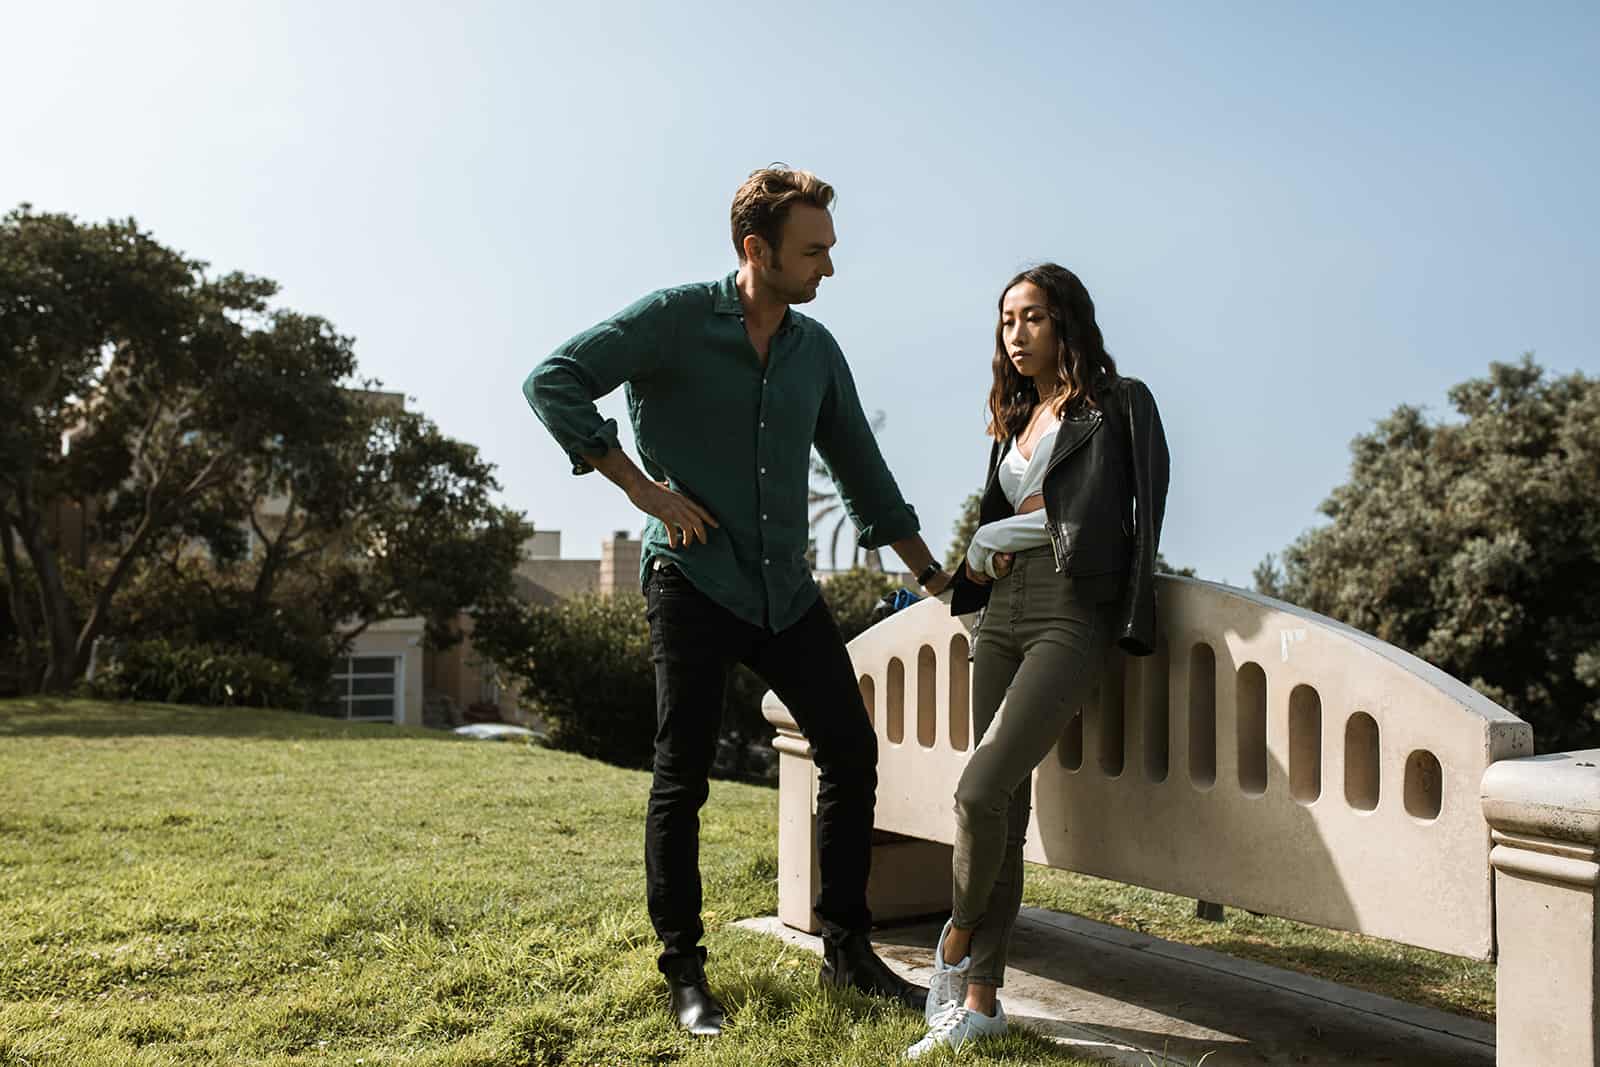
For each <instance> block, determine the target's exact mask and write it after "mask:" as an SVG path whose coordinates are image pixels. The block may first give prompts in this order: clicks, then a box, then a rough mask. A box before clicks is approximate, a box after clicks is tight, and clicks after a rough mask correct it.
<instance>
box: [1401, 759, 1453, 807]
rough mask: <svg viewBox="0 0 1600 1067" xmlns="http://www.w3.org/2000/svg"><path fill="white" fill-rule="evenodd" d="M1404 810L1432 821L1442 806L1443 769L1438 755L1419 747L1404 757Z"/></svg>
mask: <svg viewBox="0 0 1600 1067" xmlns="http://www.w3.org/2000/svg"><path fill="white" fill-rule="evenodd" d="M1405 797H1406V812H1407V814H1409V815H1411V816H1412V817H1413V818H1417V819H1423V820H1425V821H1428V822H1432V821H1433V820H1434V819H1437V818H1438V817H1439V809H1440V808H1442V807H1443V806H1444V771H1443V770H1442V769H1441V768H1440V766H1439V757H1438V756H1435V755H1434V754H1433V753H1432V752H1429V751H1428V750H1427V749H1425V748H1419V749H1417V750H1416V751H1415V752H1413V753H1411V755H1409V756H1407V757H1406V787H1405Z"/></svg>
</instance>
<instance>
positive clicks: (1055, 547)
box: [1044, 411, 1104, 574]
mask: <svg viewBox="0 0 1600 1067" xmlns="http://www.w3.org/2000/svg"><path fill="white" fill-rule="evenodd" d="M1103 418H1104V416H1103V415H1101V413H1100V412H1098V411H1096V412H1094V425H1093V426H1091V427H1090V428H1089V432H1088V433H1086V434H1084V435H1083V436H1082V437H1080V438H1078V440H1076V441H1074V442H1073V444H1072V447H1071V448H1069V449H1067V450H1066V451H1065V452H1063V453H1061V455H1059V456H1058V455H1055V454H1054V452H1052V453H1051V456H1050V462H1049V463H1047V464H1045V468H1044V476H1045V477H1046V478H1048V477H1050V472H1051V471H1053V470H1055V468H1056V466H1057V465H1058V464H1060V463H1061V462H1062V461H1063V460H1065V459H1066V458H1067V457H1068V456H1070V455H1072V454H1073V453H1074V452H1076V451H1077V450H1078V449H1080V448H1082V447H1083V446H1084V445H1085V444H1087V443H1088V442H1089V438H1091V437H1093V436H1094V435H1095V433H1096V432H1098V431H1099V429H1100V423H1101V421H1102V419H1103ZM1045 500H1046V502H1047V503H1048V501H1049V497H1046V498H1045ZM1056 530H1057V526H1056V524H1055V523H1054V522H1051V521H1050V520H1049V519H1048V518H1046V519H1045V523H1044V532H1045V533H1046V534H1048V535H1049V536H1050V555H1051V556H1052V557H1054V558H1055V561H1056V573H1057V574H1060V573H1061V571H1062V569H1063V568H1064V567H1065V563H1064V562H1063V560H1062V557H1063V556H1065V555H1066V549H1065V548H1064V547H1062V545H1061V542H1060V541H1059V540H1058V539H1057V537H1056Z"/></svg>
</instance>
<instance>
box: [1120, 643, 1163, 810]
mask: <svg viewBox="0 0 1600 1067" xmlns="http://www.w3.org/2000/svg"><path fill="white" fill-rule="evenodd" d="M1138 664H1139V666H1138V672H1137V673H1138V675H1139V703H1140V706H1142V707H1143V708H1144V774H1145V777H1146V778H1148V779H1150V781H1152V782H1164V781H1166V780H1167V767H1168V762H1169V751H1170V746H1171V743H1172V742H1171V734H1170V730H1171V712H1170V710H1169V708H1168V706H1167V702H1168V700H1169V699H1170V698H1171V689H1170V680H1169V678H1168V677H1167V672H1168V671H1169V670H1170V669H1171V665H1170V663H1169V661H1168V659H1167V645H1166V642H1165V641H1162V642H1161V643H1160V644H1159V645H1158V646H1157V647H1156V650H1155V653H1154V654H1153V655H1149V656H1142V657H1140V658H1139V660H1138ZM1129 673H1133V672H1129Z"/></svg>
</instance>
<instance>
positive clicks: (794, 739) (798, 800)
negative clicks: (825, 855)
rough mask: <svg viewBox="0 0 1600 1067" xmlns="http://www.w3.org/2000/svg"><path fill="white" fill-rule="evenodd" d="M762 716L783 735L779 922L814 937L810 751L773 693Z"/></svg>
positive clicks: (817, 883)
mask: <svg viewBox="0 0 1600 1067" xmlns="http://www.w3.org/2000/svg"><path fill="white" fill-rule="evenodd" d="M761 713H762V714H763V715H764V716H766V719H767V721H768V722H770V723H771V724H772V725H773V726H774V727H776V728H777V731H778V736H777V737H775V738H773V739H772V747H773V748H775V749H777V750H778V918H779V919H780V920H782V922H783V924H784V925H785V926H791V927H793V928H794V929H796V930H804V931H805V932H806V933H808V934H814V933H816V932H817V931H818V930H819V929H820V927H819V926H818V925H817V917H816V915H815V914H814V913H813V912H812V910H811V906H812V905H813V904H815V903H816V900H817V891H818V889H820V888H821V879H820V877H819V875H818V873H817V820H816V816H815V813H814V811H815V805H814V804H813V803H812V800H813V798H814V797H815V795H816V770H815V768H814V767H813V765H812V763H811V746H810V745H809V744H807V743H806V739H805V736H804V735H803V734H801V732H800V727H799V726H798V725H796V724H795V721H794V720H793V719H792V718H790V717H789V711H788V709H787V708H785V707H784V706H783V704H782V703H781V702H779V700H778V698H777V697H775V696H773V695H772V694H771V693H768V694H767V697H766V699H765V700H764V701H762V704H761Z"/></svg>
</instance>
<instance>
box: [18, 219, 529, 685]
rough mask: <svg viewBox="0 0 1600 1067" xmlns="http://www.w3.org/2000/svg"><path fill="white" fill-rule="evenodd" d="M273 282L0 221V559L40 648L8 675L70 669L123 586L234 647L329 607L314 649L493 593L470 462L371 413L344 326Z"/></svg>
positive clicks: (117, 623) (21, 629)
mask: <svg viewBox="0 0 1600 1067" xmlns="http://www.w3.org/2000/svg"><path fill="white" fill-rule="evenodd" d="M276 292H277V286H276V284H275V283H273V282H271V281H269V280H267V279H264V278H256V277H251V276H248V275H244V274H239V273H229V274H220V275H219V274H215V273H213V272H212V271H210V269H209V268H208V266H207V265H206V264H205V263H203V262H201V261H198V260H194V259H190V258H188V257H186V256H184V255H182V254H180V253H178V252H176V251H174V250H172V249H169V248H167V247H165V246H163V245H162V244H160V243H159V242H158V241H156V240H155V238H154V237H152V236H151V235H150V234H149V233H146V232H144V231H142V230H140V229H139V227H138V226H137V224H136V223H134V222H133V221H132V220H131V219H130V220H127V221H121V222H116V221H114V222H107V223H103V224H84V223H80V222H78V221H77V220H75V219H73V218H71V217H70V216H66V215H55V214H41V213H37V212H35V211H33V210H32V209H31V208H30V207H28V206H26V205H24V206H23V207H21V208H18V209H17V210H15V211H12V212H10V213H9V214H7V215H5V216H4V217H3V218H0V380H4V382H5V383H6V388H5V389H4V390H3V391H0V553H3V561H4V564H5V568H6V574H7V586H8V589H9V603H8V607H9V609H10V614H11V616H12V625H13V627H14V628H15V629H16V631H17V638H16V641H15V643H14V644H15V647H16V648H17V649H19V650H20V651H21V653H22V655H23V656H24V657H25V659H26V657H28V656H29V654H30V653H31V652H32V650H35V649H43V650H44V652H43V656H42V659H43V661H44V662H43V663H36V662H31V661H27V662H24V664H23V668H24V673H25V674H27V675H29V677H30V680H31V681H33V682H35V683H37V684H40V685H42V686H43V687H44V688H47V689H62V688H65V687H66V686H68V685H70V684H72V682H74V681H75V680H76V679H77V678H78V677H79V676H80V675H81V674H82V673H83V670H84V668H85V666H86V664H87V662H88V659H89V655H90V650H91V648H92V647H93V643H94V640H95V639H96V638H97V637H99V636H101V635H102V634H106V633H110V632H113V631H118V630H120V631H121V632H124V633H126V632H128V629H129V624H130V623H131V622H136V621H137V614H138V613H132V615H131V616H130V615H129V613H124V614H123V617H122V618H120V619H119V612H118V609H119V605H121V603H122V601H123V599H124V596H125V594H126V593H127V591H128V590H129V589H130V588H132V587H135V586H137V587H139V588H140V589H141V590H142V591H143V592H144V593H145V594H146V595H145V597H144V598H143V601H142V609H143V610H146V611H147V612H148V613H149V614H150V615H151V616H152V617H155V616H162V615H164V616H165V617H166V618H167V619H168V621H171V618H172V616H173V615H174V614H175V613H177V614H182V613H183V612H184V611H187V613H188V615H189V619H188V621H187V623H186V625H187V626H188V627H189V628H190V629H200V630H207V631H209V630H211V629H212V628H214V627H215V626H217V625H218V623H219V620H221V621H230V620H231V622H232V624H233V625H232V629H233V630H234V631H236V632H238V633H241V634H243V635H244V636H243V637H241V638H240V639H241V641H249V640H250V637H249V631H250V630H251V629H252V627H254V628H257V629H262V630H271V626H270V621H269V620H271V619H272V618H273V617H274V614H275V613H276V612H278V611H280V609H282V608H283V607H284V602H285V601H286V600H288V601H292V608H293V611H294V613H296V614H304V613H305V612H306V611H308V610H309V611H310V614H311V615H312V616H313V617H314V618H316V619H318V620H320V624H321V625H322V627H323V628H324V630H325V631H331V630H332V629H333V627H335V626H337V625H339V624H340V623H342V622H344V621H346V620H351V621H353V626H352V629H351V630H349V631H346V632H344V633H343V634H338V635H335V636H334V639H335V641H337V638H338V637H339V636H344V637H348V636H350V634H351V633H352V632H354V631H355V630H358V629H359V628H360V627H362V626H364V625H367V624H370V623H371V622H373V621H376V620H377V619H381V618H386V617H390V616H394V615H409V614H419V615H423V616H424V617H425V618H426V619H427V620H428V623H429V633H430V637H432V638H433V639H435V640H447V639H448V638H449V636H450V632H449V620H450V619H452V618H453V617H454V616H455V614H456V612H457V611H459V610H460V609H461V608H463V607H466V606H468V605H470V604H473V603H476V602H479V601H482V600H485V599H488V598H491V597H493V596H497V595H502V593H503V592H505V591H509V589H510V587H511V578H510V573H511V569H512V568H513V567H514V566H515V564H516V548H517V544H518V543H519V542H520V539H521V536H522V533H523V526H522V524H521V521H520V516H517V515H514V514H512V513H510V512H506V511H504V510H503V509H499V508H496V507H494V506H493V505H492V503H491V502H490V500H489V495H490V494H491V493H492V492H493V491H494V490H495V489H497V488H498V486H497V485H496V484H495V482H494V479H493V476H492V470H491V468H490V466H489V465H488V464H486V463H484V462H483V461H482V460H481V459H479V458H478V456H477V453H476V450H475V449H473V448H472V447H471V446H468V445H464V444H461V443H460V442H455V441H452V440H450V439H449V438H447V437H445V436H444V435H442V434H440V433H439V431H438V430H437V428H436V427H434V426H433V425H432V424H431V423H429V422H428V421H427V420H426V419H424V418H422V417H421V416H419V415H415V414H411V413H406V412H404V411H403V410H402V409H401V408H400V407H399V406H394V405H391V406H390V407H389V408H383V407H381V406H378V405H375V404H374V403H373V402H372V401H371V399H370V398H371V396H372V394H371V393H370V391H368V390H365V389H362V388H359V387H357V386H358V385H359V384H362V383H357V382H356V381H355V379H354V374H355V370H356V364H355V356H354V353H353V350H352V343H351V341H350V339H349V338H347V337H343V336H341V335H340V334H338V333H337V332H336V331H335V330H334V329H333V327H332V326H331V324H329V323H328V322H326V321H325V320H323V319H320V318H318V317H316V316H312V315H305V314H301V313H298V312H294V311H291V310H287V309H281V308H273V307H271V306H269V301H270V300H271V298H272V297H273V296H274V295H275V293H276ZM365 384H371V383H365ZM269 500H276V501H279V502H286V510H284V511H283V512H282V513H281V514H277V513H274V515H273V516H272V517H271V519H270V521H269V520H267V519H266V517H265V516H264V514H263V508H264V507H265V505H266V502H267V501H269ZM197 548H203V549H204V552H203V554H202V555H203V563H204V564H205V565H204V566H196V565H195V559H194V557H195V555H196V550H197ZM291 574H292V575H293V580H292V581H291V580H287V579H286V576H287V575H291ZM202 587H203V588H205V589H206V590H208V597H207V598H206V599H204V600H191V599H188V594H190V593H193V592H194V591H195V590H196V589H197V588H202ZM163 589H166V590H168V591H177V592H179V593H181V594H183V598H182V599H179V600H177V601H174V602H169V603H166V604H164V605H161V604H156V603H154V600H159V599H160V598H159V596H158V595H157V594H159V593H160V592H161V591H162V590H163ZM242 589H243V590H244V591H241V590H242ZM152 598H154V600H153V599H152ZM135 636H138V635H137V634H135ZM257 636H260V635H257ZM248 647H255V646H254V645H249V646H248Z"/></svg>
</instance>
